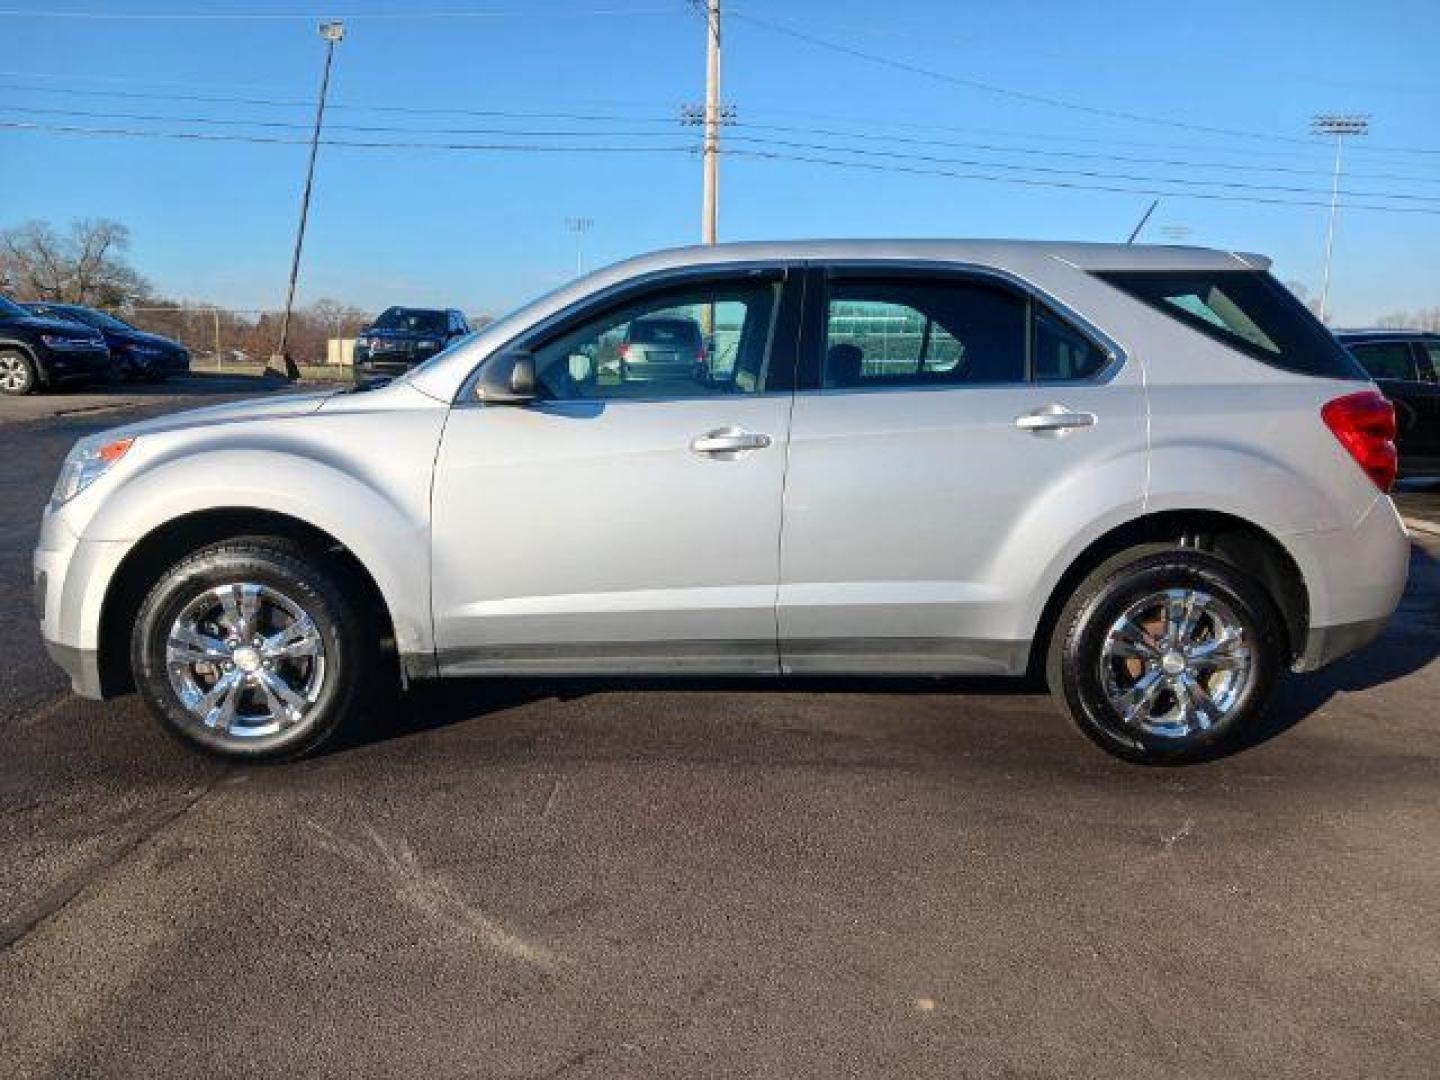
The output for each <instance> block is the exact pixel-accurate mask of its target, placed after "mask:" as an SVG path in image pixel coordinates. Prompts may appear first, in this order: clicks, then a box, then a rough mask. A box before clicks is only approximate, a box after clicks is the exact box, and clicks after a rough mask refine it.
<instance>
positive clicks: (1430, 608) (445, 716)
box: [325, 545, 1440, 756]
mask: <svg viewBox="0 0 1440 1080" xmlns="http://www.w3.org/2000/svg"><path fill="white" fill-rule="evenodd" d="M1437 656H1440V562H1437V561H1436V559H1435V558H1434V557H1433V556H1431V555H1430V554H1428V553H1427V552H1426V551H1425V550H1424V549H1422V548H1421V547H1419V546H1418V545H1417V546H1415V547H1413V548H1412V549H1411V563H1410V583H1409V586H1408V587H1407V589H1406V593H1405V596H1404V598H1403V599H1402V601H1401V604H1400V608H1399V610H1398V611H1397V612H1396V614H1395V615H1394V616H1393V617H1392V619H1391V621H1390V624H1389V625H1388V626H1387V628H1386V630H1385V632H1384V634H1383V635H1382V636H1381V637H1380V638H1379V639H1377V640H1376V641H1375V642H1373V643H1371V644H1370V645H1369V646H1367V647H1366V648H1364V649H1362V650H1361V651H1360V652H1358V653H1356V654H1355V655H1354V656H1351V657H1348V658H1347V659H1345V660H1343V661H1340V662H1339V663H1337V664H1334V665H1332V666H1331V667H1329V668H1326V669H1325V670H1323V671H1320V672H1316V673H1314V674H1310V675H1300V676H1295V675H1292V676H1290V677H1288V678H1286V679H1285V680H1283V681H1282V684H1281V686H1280V688H1279V690H1278V692H1277V694H1276V698H1275V702H1274V705H1273V706H1272V708H1271V710H1270V712H1269V713H1268V714H1267V716H1266V717H1265V719H1264V720H1263V721H1262V722H1261V723H1260V724H1258V725H1256V726H1255V728H1254V729H1252V731H1251V732H1250V733H1249V734H1248V735H1247V736H1246V737H1245V738H1243V739H1242V740H1240V742H1239V743H1238V744H1236V745H1235V746H1233V747H1232V748H1230V749H1229V750H1228V751H1227V752H1226V756H1228V754H1233V753H1238V752H1240V751H1242V750H1246V749H1249V748H1251V747H1255V746H1258V745H1260V744H1262V743H1265V742H1268V741H1270V740H1271V739H1274V738H1276V737H1278V736H1280V735H1283V734H1284V733H1285V732H1287V731H1289V730H1291V729H1292V728H1294V727H1296V726H1297V725H1299V724H1300V723H1302V722H1303V721H1304V720H1305V719H1306V718H1307V717H1309V716H1311V715H1312V714H1314V713H1315V712H1317V711H1318V710H1319V709H1321V708H1322V707H1323V706H1324V705H1325V704H1326V703H1327V702H1329V701H1330V700H1331V699H1332V698H1334V697H1335V695H1336V694H1339V693H1356V692H1363V691H1366V690H1370V689H1373V688H1376V687H1379V686H1383V685H1384V684H1386V683H1389V682H1393V681H1395V680H1397V679H1401V678H1404V677H1406V676H1408V675H1410V674H1412V673H1414V672H1416V671H1419V670H1420V669H1421V668H1423V667H1425V666H1426V665H1427V664H1429V663H1431V662H1432V661H1434V660H1435V659H1436V657H1437ZM646 690H653V691H656V692H664V693H672V694H673V693H682V694H683V693H695V694H716V693H755V694H763V693H766V692H776V693H784V694H824V695H834V696H835V697H836V698H844V697H857V696H862V695H885V696H887V697H890V698H897V699H902V700H903V698H905V697H912V696H913V697H920V696H933V695H936V694H954V695H956V698H957V701H958V700H960V699H962V698H963V697H964V696H965V695H976V696H979V695H985V696H989V697H992V698H993V697H1015V698H1023V697H1027V696H1029V697H1038V696H1041V695H1043V694H1044V693H1045V691H1044V687H1043V685H1041V684H1038V683H1037V682H1036V681H1035V680H1034V679H1030V680H1022V679H996V678H954V677H950V678H873V677H869V678H867V677H854V678H844V677H836V678H818V677H793V676H791V677H782V676H765V677H758V678H755V677H749V678H719V677H717V678H693V677H676V678H666V677H646V678H623V677H604V678H602V677H594V678H555V677H549V678H513V679H510V678H506V679H457V680H453V681H448V680H447V681H444V682H437V683H420V684H417V685H416V686H415V687H413V688H411V689H410V690H409V691H407V692H404V693H399V694H393V695H389V696H387V697H386V698H385V699H384V700H377V701H376V702H374V704H373V705H372V707H371V709H370V710H369V714H368V716H366V717H365V718H364V719H363V720H362V721H361V722H360V723H357V724H354V725H352V726H351V727H350V729H348V731H347V732H346V733H345V734H344V735H342V737H341V738H340V739H338V740H337V741H336V742H335V743H333V744H332V745H331V746H330V747H329V748H328V749H327V750H326V751H325V756H329V755H330V754H335V753H343V752H345V751H348V750H354V749H359V748H361V747H364V746H368V745H372V744H376V743H384V742H389V741H391V740H395V739H403V738H406V737H407V736H411V735H420V734H423V733H425V732H429V731H435V730H438V729H441V728H446V727H450V726H452V725H455V724H460V723H463V722H470V721H481V720H484V719H485V718H486V717H490V716H495V715H497V714H500V713H504V712H507V711H509V710H512V709H517V708H521V707H523V706H526V705H530V704H533V703H536V702H540V701H546V700H558V701H571V700H579V699H582V698H586V697H589V696H591V695H595V694H603V693H615V692H626V691H632V692H633V691H646ZM1057 719H1058V718H1057ZM521 726H524V725H521ZM515 734H516V737H517V738H518V737H521V732H520V730H519V728H518V727H517V730H516V732H515Z"/></svg>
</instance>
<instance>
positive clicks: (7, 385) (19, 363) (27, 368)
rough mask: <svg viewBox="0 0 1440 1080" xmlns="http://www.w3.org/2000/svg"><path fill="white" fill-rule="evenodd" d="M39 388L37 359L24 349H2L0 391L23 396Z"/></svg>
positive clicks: (0, 357)
mask: <svg viewBox="0 0 1440 1080" xmlns="http://www.w3.org/2000/svg"><path fill="white" fill-rule="evenodd" d="M39 388H40V373H39V372H38V371H37V370H36V368H35V361H34V360H31V359H30V357H29V355H28V354H26V353H25V352H24V350H22V349H0V393H3V394H8V395H10V396H11V397H22V396H24V395H25V394H33V393H34V392H35V391H36V390H38V389H39Z"/></svg>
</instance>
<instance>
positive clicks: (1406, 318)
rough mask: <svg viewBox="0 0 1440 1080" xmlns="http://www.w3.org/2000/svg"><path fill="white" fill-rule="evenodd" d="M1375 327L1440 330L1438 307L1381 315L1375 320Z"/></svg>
mask: <svg viewBox="0 0 1440 1080" xmlns="http://www.w3.org/2000/svg"><path fill="white" fill-rule="evenodd" d="M1375 325H1376V326H1383V327H1385V328H1386V329H1387V330H1393V329H1408V330H1440V307H1433V308H1424V309H1422V310H1420V311H1396V312H1392V313H1391V314H1389V315H1381V316H1380V318H1378V319H1376V320H1375Z"/></svg>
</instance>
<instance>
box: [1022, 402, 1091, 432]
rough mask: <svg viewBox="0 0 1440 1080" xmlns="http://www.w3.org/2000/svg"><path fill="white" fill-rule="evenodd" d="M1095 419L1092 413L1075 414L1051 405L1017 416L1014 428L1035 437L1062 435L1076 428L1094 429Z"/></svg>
mask: <svg viewBox="0 0 1440 1080" xmlns="http://www.w3.org/2000/svg"><path fill="white" fill-rule="evenodd" d="M1095 419H1096V417H1095V414H1094V413H1088V412H1076V411H1074V410H1073V409H1067V408H1066V407H1065V406H1064V405H1058V404H1053V403H1052V404H1050V405H1041V406H1040V407H1039V408H1038V409H1035V410H1033V411H1031V412H1028V413H1024V414H1023V415H1021V416H1017V417H1016V418H1015V426H1016V427H1017V428H1019V429H1020V430H1021V431H1030V432H1034V433H1035V434H1037V435H1043V434H1051V435H1064V434H1065V433H1066V432H1067V431H1073V430H1075V429H1076V428H1087V427H1094V426H1095Z"/></svg>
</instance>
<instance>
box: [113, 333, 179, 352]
mask: <svg viewBox="0 0 1440 1080" xmlns="http://www.w3.org/2000/svg"><path fill="white" fill-rule="evenodd" d="M105 338H106V340H107V341H114V342H117V343H119V344H122V345H150V346H152V347H154V348H157V349H167V350H169V351H171V352H176V351H179V350H180V349H183V348H184V346H183V345H181V344H180V343H179V342H178V341H171V340H170V339H169V338H167V337H161V336H160V335H159V334H147V333H146V332H145V331H144V330H107V331H105Z"/></svg>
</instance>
